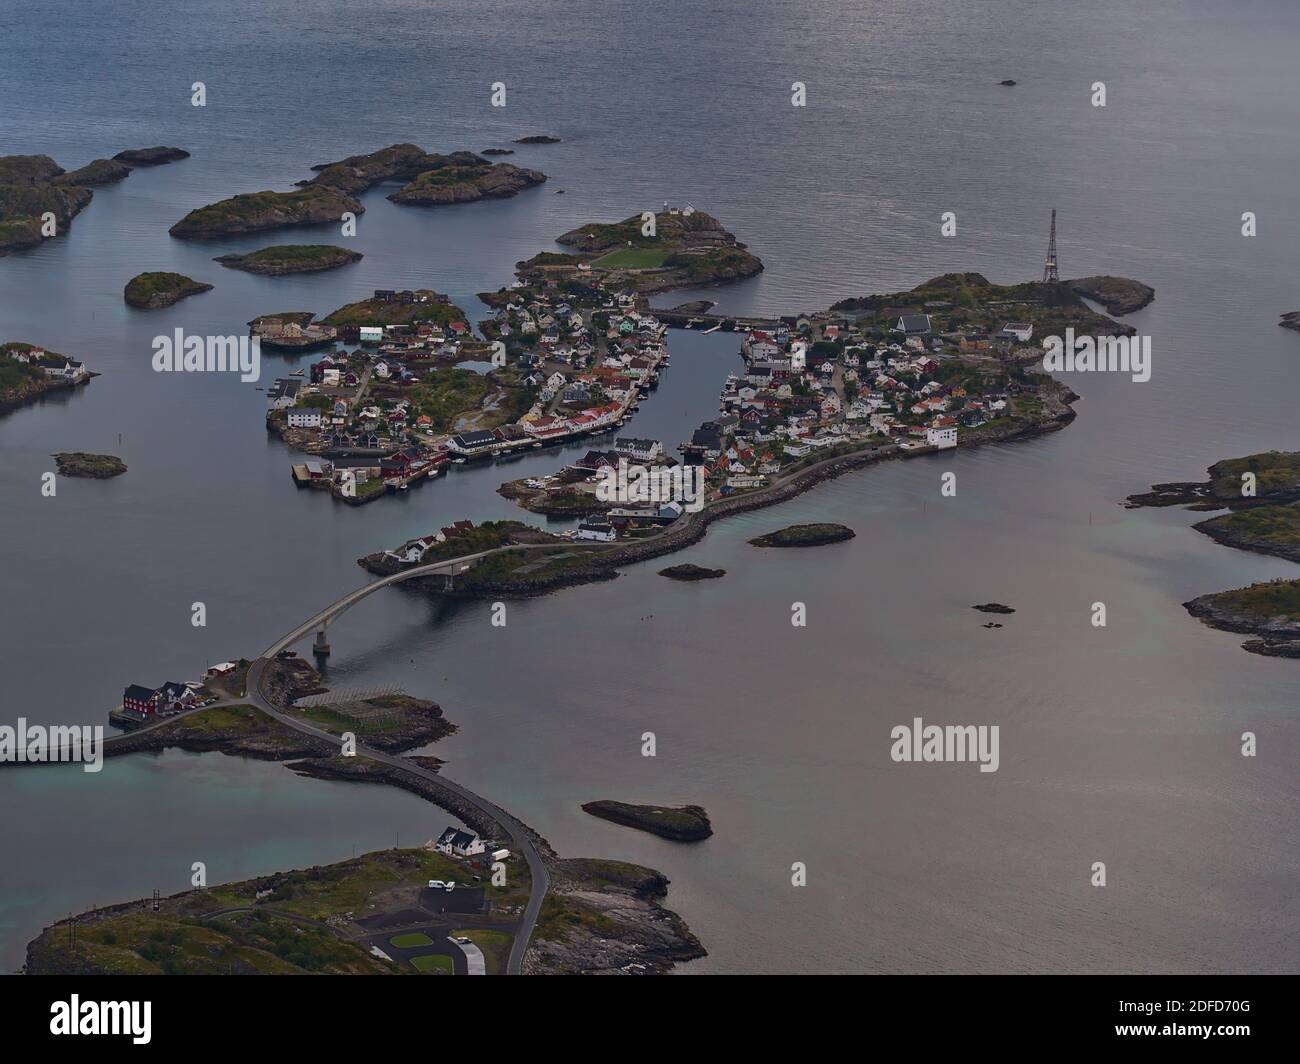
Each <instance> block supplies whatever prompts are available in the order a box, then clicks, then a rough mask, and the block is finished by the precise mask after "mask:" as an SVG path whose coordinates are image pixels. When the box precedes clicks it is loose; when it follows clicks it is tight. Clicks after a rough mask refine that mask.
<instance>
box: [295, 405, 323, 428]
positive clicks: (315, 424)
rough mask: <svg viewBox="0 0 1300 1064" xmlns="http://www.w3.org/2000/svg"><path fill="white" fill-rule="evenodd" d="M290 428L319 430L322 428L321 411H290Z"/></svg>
mask: <svg viewBox="0 0 1300 1064" xmlns="http://www.w3.org/2000/svg"><path fill="white" fill-rule="evenodd" d="M289 427H290V428H291V429H318V428H320V411H319V410H316V409H305V408H304V409H299V410H290V411H289Z"/></svg>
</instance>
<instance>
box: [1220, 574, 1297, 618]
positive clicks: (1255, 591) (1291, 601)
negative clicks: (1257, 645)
mask: <svg viewBox="0 0 1300 1064" xmlns="http://www.w3.org/2000/svg"><path fill="white" fill-rule="evenodd" d="M1204 597H1205V598H1206V599H1207V600H1209V601H1210V602H1212V603H1213V604H1214V605H1215V606H1216V607H1218V608H1219V609H1222V610H1229V611H1231V612H1233V613H1244V614H1249V615H1251V616H1253V617H1258V618H1261V619H1272V618H1278V617H1291V618H1296V619H1300V580H1270V581H1266V582H1264V583H1260V584H1251V585H1250V587H1242V588H1237V589H1236V590H1235V591H1218V592H1215V593H1214V594H1212V595H1206V596H1204Z"/></svg>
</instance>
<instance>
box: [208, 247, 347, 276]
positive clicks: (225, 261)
mask: <svg viewBox="0 0 1300 1064" xmlns="http://www.w3.org/2000/svg"><path fill="white" fill-rule="evenodd" d="M361 257H362V256H361V253H360V252H359V251H350V250H349V249H348V248H341V247H337V246H335V245H333V244H275V245H272V246H271V247H265V248H258V249H257V250H256V251H250V252H248V253H247V254H245V255H219V256H218V257H217V258H216V259H215V260H214V261H215V262H219V263H221V264H222V265H223V266H228V267H230V268H231V269H236V270H244V271H246V272H249V273H312V272H316V271H319V270H330V269H334V268H335V267H338V266H345V265H347V264H348V263H350V262H356V261H357V260H358V259H360V258H361Z"/></svg>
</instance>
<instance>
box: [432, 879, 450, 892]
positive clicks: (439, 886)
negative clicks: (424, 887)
mask: <svg viewBox="0 0 1300 1064" xmlns="http://www.w3.org/2000/svg"><path fill="white" fill-rule="evenodd" d="M429 889H430V890H446V889H447V884H446V883H444V882H443V881H442V880H441V879H431V880H429Z"/></svg>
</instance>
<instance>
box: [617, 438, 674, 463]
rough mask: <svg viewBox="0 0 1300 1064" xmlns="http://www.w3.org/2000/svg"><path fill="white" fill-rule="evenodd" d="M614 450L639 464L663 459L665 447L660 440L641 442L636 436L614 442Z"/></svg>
mask: <svg viewBox="0 0 1300 1064" xmlns="http://www.w3.org/2000/svg"><path fill="white" fill-rule="evenodd" d="M614 450H615V451H616V452H618V453H619V454H621V455H626V456H627V457H628V458H631V459H635V460H636V461H638V462H652V461H654V460H655V459H656V458H660V457H662V455H663V453H664V445H663V444H662V443H660V442H659V441H658V440H640V439H637V438H636V437H634V436H620V437H618V439H616V440H615V441H614Z"/></svg>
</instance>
